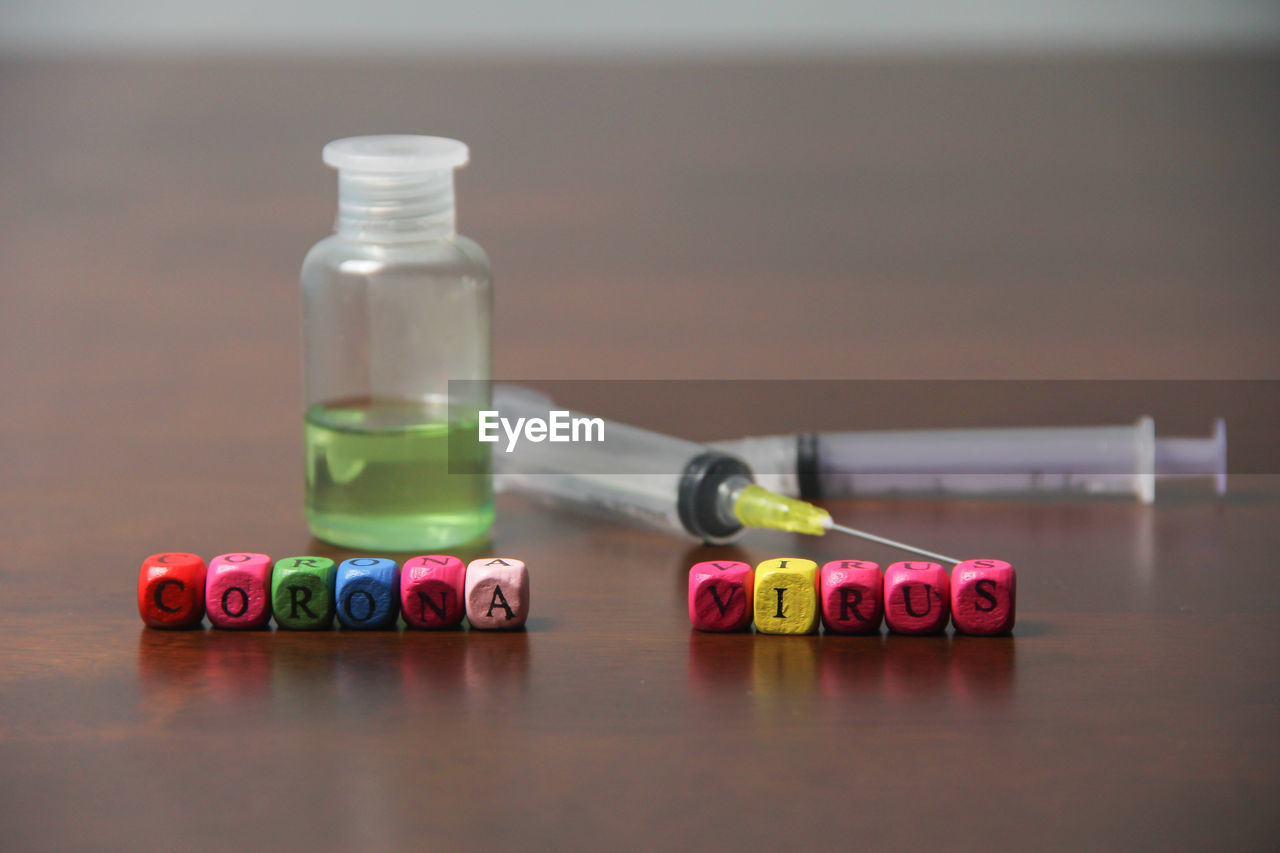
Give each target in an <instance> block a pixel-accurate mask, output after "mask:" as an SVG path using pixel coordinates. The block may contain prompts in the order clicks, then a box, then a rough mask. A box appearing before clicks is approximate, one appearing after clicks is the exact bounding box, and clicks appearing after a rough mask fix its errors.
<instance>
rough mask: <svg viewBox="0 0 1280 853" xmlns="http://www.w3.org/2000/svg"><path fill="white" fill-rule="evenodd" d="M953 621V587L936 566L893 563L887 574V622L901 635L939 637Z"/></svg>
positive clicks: (885, 598) (885, 594) (886, 571)
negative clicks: (950, 620) (932, 635)
mask: <svg viewBox="0 0 1280 853" xmlns="http://www.w3.org/2000/svg"><path fill="white" fill-rule="evenodd" d="M950 617H951V583H950V581H949V579H948V578H947V572H946V569H944V568H942V566H940V565H938V564H937V563H924V562H910V563H893V564H892V565H890V566H889V568H887V569H885V572H884V620H885V622H887V623H888V624H889V630H891V631H895V632H897V633H899V634H938V633H941V632H942V631H944V630H946V627H947V620H948V619H950Z"/></svg>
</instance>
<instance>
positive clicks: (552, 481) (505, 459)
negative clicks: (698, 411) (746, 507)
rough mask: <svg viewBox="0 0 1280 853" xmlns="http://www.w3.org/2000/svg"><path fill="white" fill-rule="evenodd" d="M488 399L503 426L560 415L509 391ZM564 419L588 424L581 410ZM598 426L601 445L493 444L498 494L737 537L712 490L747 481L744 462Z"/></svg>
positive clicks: (522, 392)
mask: <svg viewBox="0 0 1280 853" xmlns="http://www.w3.org/2000/svg"><path fill="white" fill-rule="evenodd" d="M493 400H494V409H495V410H496V411H497V412H499V414H500V416H501V417H502V418H505V419H507V420H508V421H510V422H514V421H515V419H516V418H521V417H523V418H542V419H547V418H548V416H549V413H550V412H551V411H566V410H564V409H563V408H561V407H559V406H557V405H556V404H554V403H553V402H552V401H551V400H550V398H548V397H546V396H544V395H541V394H538V393H530V392H529V391H527V390H526V389H523V388H517V387H513V386H503V385H498V386H495V387H494V392H493ZM567 417H568V419H570V420H573V419H577V418H584V419H590V420H594V419H593V418H592V417H591V416H590V415H584V414H582V413H580V412H569V414H568V416H567ZM601 424H602V429H601V432H602V433H603V440H602V441H571V442H551V441H541V442H537V443H535V442H531V441H528V440H521V441H519V442H517V443H516V444H515V445H514V447H513V448H512V449H511V450H510V451H508V450H507V442H506V441H505V440H500V441H499V442H497V443H495V445H494V450H493V466H494V477H495V482H496V484H497V486H498V488H499V490H501V491H512V492H518V493H522V494H527V495H532V496H534V497H536V498H539V499H541V500H544V501H547V502H549V503H553V504H557V505H566V506H572V507H574V508H576V509H578V510H585V511H592V512H594V513H595V514H598V515H604V516H609V517H615V518H625V519H630V520H633V521H638V522H641V523H644V524H647V525H649V526H652V527H656V528H659V529H662V530H667V531H671V532H675V533H682V534H685V535H691V536H694V537H697V538H700V539H703V540H705V541H708V542H712V543H717V544H718V543H723V542H728V541H730V540H732V539H734V538H736V537H737V535H738V534H739V533H740V532H741V529H742V526H741V524H739V523H738V522H737V521H736V520H734V519H732V518H727V519H726V518H724V517H722V516H723V514H722V513H719V512H717V507H716V490H717V487H718V486H719V484H720V483H722V482H724V481H725V480H727V479H729V478H731V477H738V478H745V480H746V481H748V482H750V481H751V471H750V468H748V467H747V466H746V464H745V463H743V462H742V461H741V460H738V459H737V458H735V457H732V456H730V455H728V454H724V453H719V452H714V451H709V449H708V448H707V447H704V446H703V445H701V444H697V443H695V442H692V441H684V440H683V439H679V438H673V437H671V436H667V435H662V434H661V433H657V432H652V431H650V430H645V429H640V428H639V427H633V426H628V425H626V424H621V423H616V422H614V421H603V420H602V419H601ZM583 434H585V432H584V433H583ZM593 435H594V433H593Z"/></svg>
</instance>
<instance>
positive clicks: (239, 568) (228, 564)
mask: <svg viewBox="0 0 1280 853" xmlns="http://www.w3.org/2000/svg"><path fill="white" fill-rule="evenodd" d="M204 600H205V604H206V606H207V607H208V609H209V621H210V622H212V623H213V627H215V628H263V627H265V626H266V624H267V623H268V622H270V621H271V558H270V557H268V556H267V555H266V554H220V555H218V556H217V557H214V558H213V559H212V560H210V561H209V573H208V577H207V579H206V580H205V585H204Z"/></svg>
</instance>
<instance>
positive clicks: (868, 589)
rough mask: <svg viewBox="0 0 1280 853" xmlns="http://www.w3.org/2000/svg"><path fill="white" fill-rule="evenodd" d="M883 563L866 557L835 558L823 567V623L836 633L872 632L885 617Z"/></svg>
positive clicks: (878, 627)
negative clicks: (870, 560)
mask: <svg viewBox="0 0 1280 853" xmlns="http://www.w3.org/2000/svg"><path fill="white" fill-rule="evenodd" d="M883 590H884V583H883V579H882V578H881V576H880V566H879V565H877V564H876V563H870V562H867V561H866V560H835V561H834V562H830V563H827V564H826V565H825V566H823V567H822V580H821V582H820V583H819V591H820V594H821V596H822V624H823V625H825V626H826V628H827V630H828V631H833V632H835V633H837V634H871V633H874V632H876V631H879V630H880V620H881V619H882V618H884V595H883Z"/></svg>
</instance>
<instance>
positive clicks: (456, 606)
mask: <svg viewBox="0 0 1280 853" xmlns="http://www.w3.org/2000/svg"><path fill="white" fill-rule="evenodd" d="M466 579H467V567H466V566H465V565H463V563H462V561H461V560H459V559H458V558H457V557H450V556H448V555H447V554H424V555H423V556H421V557H413V558H411V559H408V560H405V563H404V568H402V569H401V570H400V612H401V613H402V614H404V621H405V624H407V625H409V626H410V627H413V628H454V627H457V626H458V625H460V624H462V616H463V613H464V607H463V603H462V595H463V590H464V588H465V585H466Z"/></svg>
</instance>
